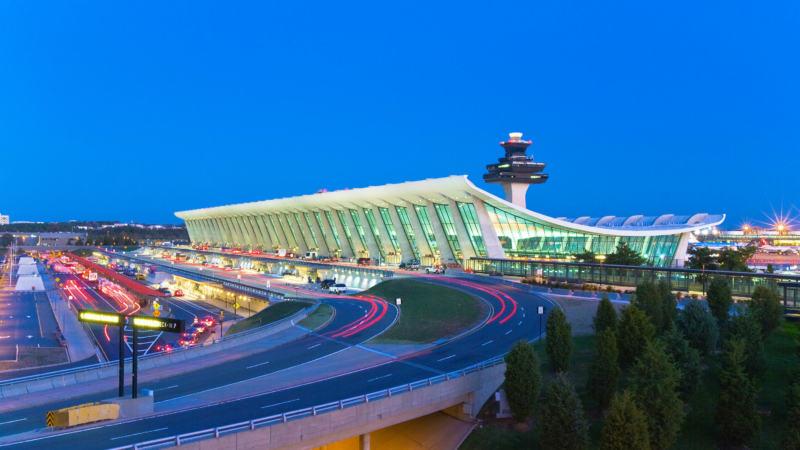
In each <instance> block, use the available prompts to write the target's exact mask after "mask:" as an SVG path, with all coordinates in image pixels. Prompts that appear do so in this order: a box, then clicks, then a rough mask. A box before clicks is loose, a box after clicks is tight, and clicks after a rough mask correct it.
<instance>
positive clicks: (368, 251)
mask: <svg viewBox="0 0 800 450" xmlns="http://www.w3.org/2000/svg"><path fill="white" fill-rule="evenodd" d="M529 145H530V141H528V142H526V141H522V140H521V134H520V133H512V134H511V139H510V140H509V141H508V142H502V143H501V146H503V147H504V149H505V150H506V154H505V157H504V158H501V159H500V162H499V164H492V165H489V166H487V170H488V171H489V173H488V174H487V175H485V176H484V178H485V180H486V181H487V182H490V183H500V184H502V185H503V188H504V190H505V192H506V199H505V200H503V199H501V198H499V197H496V196H494V195H492V194H490V193H489V192H486V191H484V190H482V189H479V188H478V187H476V186H475V185H474V184H472V182H470V180H468V179H467V177H466V176H450V177H447V178H437V179H427V180H423V181H413V182H406V183H402V184H391V185H384V186H373V187H367V188H361V189H350V190H344V191H333V192H324V191H320V192H317V193H315V194H311V195H303V196H299V197H290V198H283V199H276V200H265V201H260V202H253V203H244V204H238V205H228V206H219V207H213V208H204V209H197V210H192V211H182V212H177V213H175V215H176V216H178V217H179V218H181V219H183V220H184V221H185V222H186V227H187V230H188V232H189V236H190V239H191V241H192V242H193V243H197V244H199V243H204V244H207V245H210V246H216V247H234V246H236V247H239V248H241V249H250V250H254V249H259V250H261V251H274V250H278V249H287V250H290V251H295V252H301V253H302V252H308V251H316V252H319V254H320V255H326V254H328V255H331V256H345V257H349V258H362V257H368V258H374V259H380V260H381V261H385V262H388V263H400V262H407V261H409V260H412V259H417V260H420V261H421V262H422V264H434V263H443V264H463V263H464V261H465V260H467V259H470V258H481V257H487V258H508V259H548V260H569V259H570V258H571V257H572V256H573V255H576V254H579V253H583V252H586V251H593V252H595V253H597V254H601V255H602V254H609V253H613V252H614V251H615V249H616V248H617V245H619V244H620V243H623V242H624V243H627V244H628V246H629V247H630V248H632V249H633V250H635V251H637V252H639V253H640V254H641V255H642V256H644V257H645V258H647V260H648V261H649V264H650V265H653V266H658V267H663V266H672V265H678V266H682V265H683V261H684V260H685V258H686V249H687V245H688V243H689V239H690V237H691V235H692V234H693V233H696V232H702V230H708V229H713V228H714V227H716V226H717V225H719V224H721V223H722V222H723V221H724V219H725V216H724V215H709V214H693V215H683V216H678V215H674V214H664V215H659V216H642V215H636V216H629V217H615V216H603V217H589V216H579V217H573V218H567V217H558V218H554V217H549V216H546V215H544V214H541V213H538V212H534V211H531V210H528V209H526V208H525V201H524V195H525V191H526V190H527V188H528V187H529V185H530V184H539V183H544V182H546V181H547V175H544V174H541V173H540V172H541V171H542V170H544V166H545V165H544V164H543V163H534V162H533V160H532V158H529V157H527V156H526V154H525V153H526V149H527V147H528V146H529Z"/></svg>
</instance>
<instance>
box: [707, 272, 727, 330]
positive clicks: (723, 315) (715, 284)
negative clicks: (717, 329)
mask: <svg viewBox="0 0 800 450" xmlns="http://www.w3.org/2000/svg"><path fill="white" fill-rule="evenodd" d="M706 300H707V301H708V308H709V309H710V310H711V314H713V315H714V317H716V318H717V320H718V321H719V322H720V323H721V324H724V323H727V321H728V317H729V313H730V310H731V305H732V304H733V298H732V297H731V286H730V284H728V280H726V279H723V278H714V279H712V280H711V284H710V285H709V286H708V295H707V299H706Z"/></svg>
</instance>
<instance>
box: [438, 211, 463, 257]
mask: <svg viewBox="0 0 800 450" xmlns="http://www.w3.org/2000/svg"><path fill="white" fill-rule="evenodd" d="M433 209H435V210H436V215H437V216H439V223H441V224H442V229H443V230H444V235H445V236H446V237H447V243H448V244H450V250H452V251H453V255H454V256H455V257H456V259H458V260H459V261H461V260H462V259H463V258H464V255H463V254H462V253H461V244H459V242H458V234H457V233H456V223H455V221H454V220H453V215H452V214H450V205H441V204H439V203H434V204H433Z"/></svg>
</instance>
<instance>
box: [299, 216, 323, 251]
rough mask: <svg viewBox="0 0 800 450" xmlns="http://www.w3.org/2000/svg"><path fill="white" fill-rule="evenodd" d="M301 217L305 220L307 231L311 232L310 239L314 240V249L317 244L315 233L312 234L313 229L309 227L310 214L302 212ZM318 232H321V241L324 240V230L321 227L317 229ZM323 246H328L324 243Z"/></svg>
mask: <svg viewBox="0 0 800 450" xmlns="http://www.w3.org/2000/svg"><path fill="white" fill-rule="evenodd" d="M303 217H305V218H306V224H308V231H310V232H311V239H313V240H314V247H319V243H318V242H317V233H315V232H314V227H313V226H311V214H309V213H306V212H304V213H303ZM319 230H320V231H321V232H322V239H323V240H325V230H324V229H322V227H319ZM325 245H328V242H327V241H325Z"/></svg>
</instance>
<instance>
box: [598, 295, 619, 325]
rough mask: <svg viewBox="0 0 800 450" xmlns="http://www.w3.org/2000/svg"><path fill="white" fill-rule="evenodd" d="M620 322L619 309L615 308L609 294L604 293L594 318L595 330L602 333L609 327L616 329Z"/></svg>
mask: <svg viewBox="0 0 800 450" xmlns="http://www.w3.org/2000/svg"><path fill="white" fill-rule="evenodd" d="M618 322H619V317H618V316H617V310H616V309H614V305H612V304H611V300H609V299H608V294H603V296H602V297H601V298H600V303H598V304H597V313H596V314H595V316H594V317H593V318H592V328H594V332H595V333H597V334H600V333H602V332H603V331H604V330H606V329H608V328H610V329H612V330H614V331H616V330H617V323H618Z"/></svg>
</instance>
